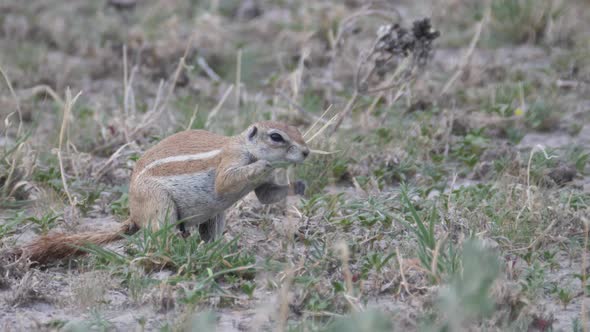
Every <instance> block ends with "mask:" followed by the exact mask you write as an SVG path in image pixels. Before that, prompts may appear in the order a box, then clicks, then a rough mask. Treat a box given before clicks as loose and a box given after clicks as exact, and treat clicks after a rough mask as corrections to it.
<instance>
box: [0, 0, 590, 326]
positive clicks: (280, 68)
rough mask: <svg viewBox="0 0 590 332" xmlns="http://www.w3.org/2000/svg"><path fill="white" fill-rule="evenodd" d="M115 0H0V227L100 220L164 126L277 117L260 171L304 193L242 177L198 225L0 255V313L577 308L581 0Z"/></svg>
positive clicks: (582, 175)
mask: <svg viewBox="0 0 590 332" xmlns="http://www.w3.org/2000/svg"><path fill="white" fill-rule="evenodd" d="M123 2H125V1H109V2H108V4H106V5H105V4H101V5H97V4H95V3H78V4H70V3H66V2H64V1H63V0H50V1H49V2H48V3H47V4H41V3H39V4H36V5H32V6H29V5H24V4H19V3H11V4H4V5H0V10H1V11H2V12H3V13H4V12H5V13H7V14H6V15H4V16H2V17H0V25H1V26H2V29H0V49H2V50H6V52H3V53H2V55H1V56H0V73H1V74H2V75H3V81H4V83H6V84H3V85H2V86H3V87H4V86H5V87H6V88H3V89H1V90H0V106H1V107H0V117H1V119H2V120H3V123H4V127H3V130H2V138H0V148H1V150H0V154H1V157H2V158H1V160H0V186H1V193H0V195H1V197H0V204H1V206H2V208H4V207H6V208H10V209H3V210H1V211H0V246H1V247H2V248H1V249H2V250H5V249H8V248H12V247H13V246H14V245H15V244H22V243H25V242H27V241H28V240H30V239H31V238H33V237H34V236H36V235H37V234H38V233H45V232H48V231H54V230H62V231H66V232H74V231H76V232H78V231H82V230H89V229H90V230H95V229H98V228H101V229H113V228H114V227H118V225H119V223H118V222H117V221H115V219H121V220H122V219H124V217H125V216H126V214H127V213H128V206H127V200H128V198H127V196H126V195H127V186H128V180H129V176H130V172H131V169H132V167H133V165H134V163H135V161H136V160H137V158H138V157H139V156H140V155H141V153H143V152H144V151H145V150H146V149H148V148H149V147H150V146H151V145H153V144H155V143H156V142H157V141H158V140H160V139H162V138H163V137H165V136H167V135H169V134H171V133H174V132H178V131H181V130H191V129H208V130H212V131H215V132H218V133H221V134H227V135H231V134H234V133H237V132H240V131H241V130H243V128H245V127H246V126H247V125H249V124H250V123H251V122H253V121H256V120H263V119H264V120H268V119H271V120H280V121H288V122H290V123H293V124H295V125H297V126H299V127H300V129H301V131H302V132H304V133H305V135H304V137H305V139H306V141H307V142H308V144H309V145H310V147H311V150H312V152H313V154H312V155H311V157H310V158H309V160H308V162H306V163H305V164H303V165H301V166H297V167H295V168H290V169H288V170H286V171H285V172H284V174H279V175H281V176H283V179H284V182H287V183H289V182H293V181H295V180H300V179H302V180H305V181H306V182H307V185H308V194H307V195H306V197H304V198H303V199H300V200H299V199H294V200H293V199H288V200H287V201H285V202H282V203H280V204H276V205H272V206H261V205H260V204H259V203H258V202H257V201H256V199H255V198H254V197H247V198H245V199H244V200H242V201H240V202H239V203H238V204H236V206H234V207H232V208H231V209H230V210H229V211H228V219H229V226H228V230H227V232H226V233H225V236H224V238H223V239H222V240H221V241H219V242H215V243H209V244H205V243H200V242H199V241H198V239H197V238H196V236H193V237H190V238H188V239H180V238H178V237H177V235H176V234H175V233H174V232H170V231H169V230H162V231H159V232H145V233H144V232H140V233H138V234H136V235H134V236H132V237H130V238H128V239H126V240H125V241H121V242H120V243H115V244H113V245H110V246H109V247H107V248H102V249H101V248H91V252H92V255H88V257H85V258H80V259H74V260H70V261H63V262H60V263H58V264H54V265H50V266H45V267H43V268H33V269H31V268H30V267H28V266H27V264H26V262H21V261H19V262H6V264H2V265H1V266H0V286H2V287H3V289H0V311H2V312H3V314H4V315H2V317H0V326H2V327H3V328H5V329H19V328H22V329H29V328H38V329H45V330H60V329H67V328H69V327H68V326H70V327H71V326H74V325H76V326H83V327H84V329H96V330H109V329H118V330H135V329H138V330H162V331H176V330H187V329H190V328H193V329H198V328H210V327H211V326H212V325H217V326H218V327H219V328H220V329H227V330H236V329H246V330H247V329H251V330H282V331H330V330H338V331H346V330H350V331H363V330H371V331H381V330H383V331H385V330H391V329H392V327H393V328H395V329H398V330H424V329H431V330H445V329H446V330H463V329H469V330H509V329H513V330H534V329H537V330H549V329H551V328H552V329H554V330H575V329H576V328H577V331H582V330H584V328H586V326H587V324H588V313H587V312H588V308H587V303H585V302H584V299H585V298H586V297H587V291H588V280H587V271H586V270H587V265H588V261H587V260H588V258H587V254H588V233H589V232H588V223H587V220H586V219H587V217H586V216H587V214H588V209H589V202H590V196H589V194H588V172H589V170H588V161H589V160H590V157H589V154H588V146H589V145H590V134H589V132H588V126H587V125H586V123H588V121H590V118H589V117H588V115H587V114H586V113H587V112H585V111H584V110H585V109H584V107H586V106H585V105H587V103H588V98H587V96H586V95H587V94H586V93H585V92H586V91H585V87H586V85H587V84H585V82H590V78H588V77H587V76H588V74H589V72H588V70H587V68H586V67H587V66H586V65H587V61H586V59H587V58H588V54H590V51H589V50H588V46H589V45H588V43H587V40H588V31H590V29H589V26H588V23H587V22H590V19H589V17H587V16H588V15H587V13H588V12H590V11H588V10H587V9H588V4H586V3H583V2H582V1H571V2H568V3H567V5H564V4H565V2H563V1H542V3H540V4H538V5H535V6H531V4H532V3H533V2H532V1H531V0H494V1H489V2H482V3H474V2H468V1H464V0H452V1H443V2H426V3H417V2H410V1H401V2H397V3H396V4H395V5H391V4H388V3H386V2H374V3H371V4H365V3H363V2H359V1H346V2H342V3H340V2H337V1H325V2H319V3H316V2H312V1H303V2H297V3H295V2H292V3H288V2H284V3H283V2H274V1H267V0H262V1H205V2H194V1H192V2H191V1H184V0H172V1H171V2H170V3H168V2H166V3H165V2H162V1H157V0H153V1H152V0H150V1H146V2H134V1H129V2H128V4H127V5H125V4H122V3H123ZM103 5H105V6H104V7H103ZM126 6H127V7H126ZM507 8H508V9H511V10H506V9H507ZM512 9H513V10H512ZM424 13H432V14H433V15H432V17H430V18H429V20H422V17H423V15H424ZM545 46H548V47H549V48H550V49H551V52H549V51H548V50H547V49H548V48H545ZM66 87H70V89H71V91H83V93H82V94H77V95H76V96H73V95H72V93H71V92H70V89H66ZM27 134H28V135H27ZM538 144H542V145H543V146H538ZM553 147H556V148H555V149H554V148H553ZM114 216H116V218H115V217H114ZM498 258H500V259H499V260H498ZM496 263H498V266H496ZM495 267H497V269H496V268H495ZM580 267H581V270H580ZM0 288H1V287H0ZM64 292H65V293H64ZM66 293H67V294H69V295H64V294H66ZM49 299H50V300H49ZM204 312H211V313H214V314H215V315H216V316H217V319H215V316H214V315H213V316H212V315H208V314H202V315H198V314H196V313H204ZM80 315H81V319H78V318H79V317H78V316H80ZM21 316H23V317H24V316H26V317H31V319H33V320H36V321H37V322H36V323H31V324H30V325H26V324H28V323H24V322H22V321H19V320H18V319H17V317H21ZM23 324H24V325H23ZM586 330H587V328H586Z"/></svg>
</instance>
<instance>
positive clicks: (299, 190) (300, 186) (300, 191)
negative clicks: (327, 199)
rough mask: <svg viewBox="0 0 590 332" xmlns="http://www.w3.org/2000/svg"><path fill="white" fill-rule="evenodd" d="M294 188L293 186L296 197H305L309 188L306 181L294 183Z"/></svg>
mask: <svg viewBox="0 0 590 332" xmlns="http://www.w3.org/2000/svg"><path fill="white" fill-rule="evenodd" d="M292 186H293V193H295V195H301V196H303V195H305V189H306V188H307V185H306V184H305V181H303V180H297V181H295V182H293V184H292Z"/></svg>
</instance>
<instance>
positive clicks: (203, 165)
mask: <svg viewBox="0 0 590 332" xmlns="http://www.w3.org/2000/svg"><path fill="white" fill-rule="evenodd" d="M218 164H219V158H218V157H215V158H210V159H207V160H189V161H178V162H173V163H167V164H162V165H158V166H155V167H154V168H151V169H149V170H148V171H147V172H146V174H147V175H149V176H168V175H181V174H190V173H197V172H201V171H205V170H208V169H211V168H215V167H216V166H217V165H218Z"/></svg>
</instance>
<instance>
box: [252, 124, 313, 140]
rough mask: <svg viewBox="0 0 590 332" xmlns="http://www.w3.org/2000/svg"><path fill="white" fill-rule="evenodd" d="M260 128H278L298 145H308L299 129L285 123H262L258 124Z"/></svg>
mask: <svg viewBox="0 0 590 332" xmlns="http://www.w3.org/2000/svg"><path fill="white" fill-rule="evenodd" d="M257 124H258V125H259V126H260V127H266V128H276V129H280V130H282V131H284V132H285V133H286V134H287V135H289V137H290V138H291V139H292V140H293V141H294V142H296V143H297V144H301V145H306V143H305V140H304V139H303V137H302V136H301V133H300V132H299V130H297V128H295V127H293V126H289V125H286V124H284V123H280V122H275V121H262V122H258V123H257Z"/></svg>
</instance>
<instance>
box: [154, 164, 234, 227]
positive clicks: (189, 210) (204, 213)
mask: <svg viewBox="0 0 590 332" xmlns="http://www.w3.org/2000/svg"><path fill="white" fill-rule="evenodd" d="M157 181H158V182H159V183H160V184H162V186H163V187H164V188H166V189H167V191H168V192H169V193H170V195H171V196H172V200H173V201H174V202H175V203H176V209H177V211H178V215H179V216H178V217H179V218H180V219H181V220H185V222H186V224H189V225H198V224H201V223H204V222H206V221H207V220H209V219H211V218H213V217H214V216H216V215H217V214H219V213H221V212H223V211H225V210H226V209H227V208H229V207H230V206H231V205H233V204H234V203H235V202H236V201H237V200H239V199H240V198H241V197H242V196H243V195H242V194H241V193H240V194H238V195H227V196H224V197H219V196H218V195H217V194H216V193H215V170H214V169H211V170H209V171H206V172H200V173H193V174H182V175H174V176H164V177H158V178H157Z"/></svg>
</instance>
